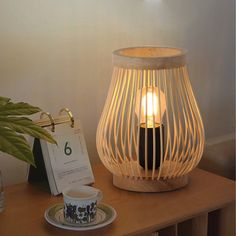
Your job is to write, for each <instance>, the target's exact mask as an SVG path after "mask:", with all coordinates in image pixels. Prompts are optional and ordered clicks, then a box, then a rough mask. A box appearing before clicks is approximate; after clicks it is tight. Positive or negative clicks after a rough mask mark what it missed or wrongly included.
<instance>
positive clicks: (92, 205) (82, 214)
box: [62, 185, 103, 224]
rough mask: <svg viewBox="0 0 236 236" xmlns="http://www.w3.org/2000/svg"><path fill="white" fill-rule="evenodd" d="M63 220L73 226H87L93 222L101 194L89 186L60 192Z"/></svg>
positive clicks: (70, 188) (72, 187)
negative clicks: (61, 195) (62, 203)
mask: <svg viewBox="0 0 236 236" xmlns="http://www.w3.org/2000/svg"><path fill="white" fill-rule="evenodd" d="M62 194H63V198H64V219H65V221H67V222H69V223H73V224H87V223H90V222H92V221H94V220H95V217H96V213H97V205H98V203H99V202H100V201H101V199H102V196H103V195H102V192H101V190H99V189H96V188H94V187H90V186H78V185H77V186H71V187H69V188H66V189H65V190H63V191H62Z"/></svg>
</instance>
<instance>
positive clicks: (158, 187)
mask: <svg viewBox="0 0 236 236" xmlns="http://www.w3.org/2000/svg"><path fill="white" fill-rule="evenodd" d="M113 184H114V185H115V186H116V187H118V188H120V189H125V190H129V191H135V192H166V191H172V190H176V189H179V188H182V187H184V186H186V185H187V184H188V175H184V176H181V177H178V178H174V179H166V180H164V179H160V180H151V179H133V178H128V177H122V176H117V175H113Z"/></svg>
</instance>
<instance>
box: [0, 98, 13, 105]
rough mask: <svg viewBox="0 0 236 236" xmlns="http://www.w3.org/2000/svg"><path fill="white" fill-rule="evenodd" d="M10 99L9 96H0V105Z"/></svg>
mask: <svg viewBox="0 0 236 236" xmlns="http://www.w3.org/2000/svg"><path fill="white" fill-rule="evenodd" d="M10 100H11V99H10V98H6V97H1V96H0V106H3V105H5V104H7V103H8V102H9V101H10Z"/></svg>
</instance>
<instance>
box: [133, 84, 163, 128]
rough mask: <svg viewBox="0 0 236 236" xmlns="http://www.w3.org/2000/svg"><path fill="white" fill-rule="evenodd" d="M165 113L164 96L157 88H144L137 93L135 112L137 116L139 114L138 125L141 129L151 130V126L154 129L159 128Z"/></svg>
mask: <svg viewBox="0 0 236 236" xmlns="http://www.w3.org/2000/svg"><path fill="white" fill-rule="evenodd" d="M140 95H141V106H140ZM140 109H141V112H140ZM165 111H166V99H165V94H164V93H163V92H162V91H161V90H160V89H159V88H157V87H144V88H142V89H141V90H139V91H138V94H137V102H136V109H135V112H136V115H137V116H139V114H140V125H141V126H142V127H145V126H147V128H153V124H154V126H155V127H156V126H159V125H160V123H161V120H162V117H163V115H164V113H165Z"/></svg>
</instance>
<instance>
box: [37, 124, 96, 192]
mask: <svg viewBox="0 0 236 236" xmlns="http://www.w3.org/2000/svg"><path fill="white" fill-rule="evenodd" d="M51 134H52V136H53V137H54V139H55V140H56V141H57V145H55V144H50V143H47V142H45V141H43V140H41V146H42V151H43V156H44V160H45V156H48V159H49V160H50V162H48V164H50V165H51V168H50V169H51V170H52V172H53V173H52V174H53V175H51V177H50V176H49V175H48V178H53V179H54V181H55V183H56V189H57V192H58V193H61V192H62V190H63V189H64V188H65V187H67V186H68V185H70V184H91V183H93V182H94V176H93V172H92V169H91V165H90V161H89V157H88V152H87V148H86V144H85V140H84V136H83V132H82V129H81V125H80V122H79V120H75V124H74V128H71V126H70V124H69V123H65V124H60V125H57V126H56V127H55V132H51ZM46 149H47V150H46ZM48 164H47V162H46V160H45V165H46V170H47V165H48ZM48 169H49V168H48ZM49 171H50V170H49ZM49 184H50V181H49Z"/></svg>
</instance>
